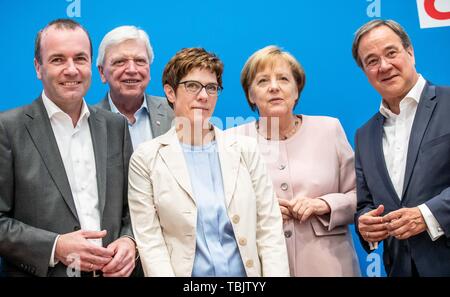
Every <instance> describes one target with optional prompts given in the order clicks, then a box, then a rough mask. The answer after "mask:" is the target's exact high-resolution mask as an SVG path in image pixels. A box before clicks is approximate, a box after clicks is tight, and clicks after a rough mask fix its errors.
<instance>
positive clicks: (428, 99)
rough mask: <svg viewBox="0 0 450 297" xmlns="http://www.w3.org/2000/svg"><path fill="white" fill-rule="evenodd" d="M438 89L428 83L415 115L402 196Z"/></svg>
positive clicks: (409, 178)
mask: <svg viewBox="0 0 450 297" xmlns="http://www.w3.org/2000/svg"><path fill="white" fill-rule="evenodd" d="M435 98H436V90H435V87H434V86H430V85H429V84H428V83H427V84H426V85H425V88H424V89H423V92H422V96H421V98H420V101H419V105H418V106H417V111H416V116H415V117H414V122H413V125H412V128H411V134H410V137H409V145H408V155H407V158H406V169H405V181H404V183H403V192H402V198H403V196H404V195H405V192H406V189H407V188H408V185H409V181H410V180H411V175H412V172H413V169H414V165H415V164H416V160H417V155H418V153H419V148H420V144H421V142H422V139H423V135H424V134H425V130H426V128H427V126H428V123H429V122H430V119H431V115H432V114H433V110H434V108H435V107H436V102H437V100H434V99H435Z"/></svg>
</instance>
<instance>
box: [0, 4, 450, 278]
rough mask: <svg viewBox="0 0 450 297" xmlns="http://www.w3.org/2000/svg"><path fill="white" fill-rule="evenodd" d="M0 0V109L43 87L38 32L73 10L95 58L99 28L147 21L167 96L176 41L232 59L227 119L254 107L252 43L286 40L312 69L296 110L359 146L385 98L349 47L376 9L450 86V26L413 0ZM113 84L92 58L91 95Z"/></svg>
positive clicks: (156, 77)
mask: <svg viewBox="0 0 450 297" xmlns="http://www.w3.org/2000/svg"><path fill="white" fill-rule="evenodd" d="M448 1H450V0H436V2H448ZM0 3H1V4H0V8H1V16H2V17H1V18H0V30H1V37H2V42H1V43H2V46H1V47H0V57H1V58H2V63H1V64H2V65H1V66H2V71H0V81H1V89H2V93H3V94H2V95H1V96H0V111H2V110H6V109H10V108H14V107H17V106H21V105H24V104H27V103H30V102H31V101H32V100H33V99H34V98H36V97H37V96H38V95H39V94H40V92H41V88H42V86H41V83H40V81H39V80H37V79H36V74H35V71H34V67H33V49H34V39H35V35H36V33H37V31H38V30H39V29H41V28H42V27H43V26H45V24H47V23H48V22H49V21H50V20H53V19H55V18H61V17H73V18H75V19H76V20H77V21H79V22H80V23H81V24H83V26H85V27H86V28H87V29H88V30H89V32H90V34H91V37H92V41H93V45H94V58H95V57H96V56H97V48H98V45H99V43H100V41H101V39H102V37H103V36H104V34H106V33H107V32H108V31H110V30H111V29H112V28H114V27H116V26H119V25H136V26H139V27H141V28H142V29H144V30H145V31H146V32H147V33H148V34H149V36H150V39H151V43H152V45H153V48H154V52H155V60H154V63H153V65H152V66H151V82H150V84H149V87H148V92H149V93H150V94H152V95H160V96H161V95H163V89H162V86H161V75H162V70H163V68H164V65H165V64H166V63H167V61H168V60H169V59H170V57H172V56H173V55H174V54H175V53H176V52H177V51H178V50H179V49H181V48H183V47H192V46H201V47H205V48H206V49H207V50H210V51H213V52H215V53H217V54H218V55H219V56H220V57H221V59H222V60H223V61H224V63H225V72H224V77H223V83H224V88H225V89H224V92H223V93H222V95H221V96H220V98H219V101H218V104H217V108H216V112H215V116H217V117H219V118H221V119H225V117H227V116H242V117H249V116H255V114H253V113H252V112H251V111H250V109H249V108H248V106H247V103H246V100H245V96H244V94H243V91H242V89H241V86H240V83H239V75H240V71H241V68H242V66H243V65H244V63H245V61H246V59H247V58H248V57H249V56H250V55H251V54H252V53H253V52H254V51H255V50H257V49H260V48H262V47H264V46H266V45H269V44H275V45H279V46H281V47H283V48H284V49H285V50H287V51H290V52H291V53H292V54H293V55H294V56H296V57H297V58H298V60H299V61H300V62H301V63H302V64H303V66H304V68H305V71H306V76H307V80H306V87H305V89H304V91H303V94H302V96H301V101H300V104H299V105H298V106H297V110H296V111H297V112H298V113H304V114H311V115H328V116H333V117H337V118H339V119H340V121H341V123H342V125H343V127H344V128H345V131H346V133H347V137H348V138H349V141H350V143H352V145H353V137H354V134H355V131H356V129H357V128H358V127H359V126H361V125H362V124H363V123H364V122H365V121H366V120H367V119H369V118H370V117H371V116H372V115H373V113H375V112H376V111H377V109H378V107H379V104H380V97H379V96H378V94H377V93H376V92H375V91H374V90H373V88H372V87H371V86H370V85H369V83H368V82H367V80H366V77H365V75H364V74H363V72H362V71H361V70H360V69H359V68H358V67H357V66H356V64H355V63H354V61H353V59H352V56H351V43H352V39H353V33H354V32H355V30H356V29H357V28H358V27H359V26H361V25H362V24H363V23H365V22H367V21H369V20H370V19H372V18H374V17H381V18H392V19H394V20H396V21H398V22H399V23H400V24H402V25H403V26H404V27H405V29H406V31H407V32H408V33H409V35H410V37H411V39H412V42H413V45H414V49H415V55H416V63H417V69H418V71H419V72H420V73H421V74H422V75H423V76H424V77H425V78H426V79H428V80H430V81H432V82H433V83H435V84H444V85H450V76H449V69H450V67H449V66H450V54H449V52H450V27H440V28H432V29H421V28H420V26H419V19H418V12H417V5H416V1H415V0H346V1H333V0H317V1H307V0H292V1H288V0H278V1H266V0H254V1H246V0H240V1H234V0H220V1H219V0H199V1H182V0H170V1H154V0H127V1H119V0H95V1H94V0H45V1H44V0H40V1H7V0H0ZM441 5H444V6H445V5H446V4H445V3H441ZM448 6H449V5H447V7H448ZM94 61H95V59H94ZM106 89H107V88H106V86H105V85H103V84H102V83H101V80H100V77H99V75H98V71H97V70H96V69H95V67H94V69H93V77H92V86H91V89H90V91H89V92H88V94H87V96H86V100H87V101H88V103H96V102H98V101H99V100H100V99H101V98H102V97H103V96H104V94H105V92H106ZM354 239H355V240H354V242H355V246H356V248H357V251H358V256H359V259H360V265H361V270H362V273H363V275H370V276H372V275H379V274H380V273H381V275H385V274H384V270H383V269H381V270H379V267H380V266H379V264H381V262H380V258H379V257H377V256H376V255H372V256H369V257H367V254H366V253H365V252H364V251H363V250H362V249H361V246H360V244H359V242H358V240H357V239H356V237H355V236H354ZM377 252H380V251H377Z"/></svg>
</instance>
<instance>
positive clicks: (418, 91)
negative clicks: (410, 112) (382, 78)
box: [380, 74, 426, 118]
mask: <svg viewBox="0 0 450 297" xmlns="http://www.w3.org/2000/svg"><path fill="white" fill-rule="evenodd" d="M425 84H426V81H425V79H424V78H423V77H422V75H420V74H419V78H418V79H417V82H416V84H415V85H414V87H412V89H411V90H409V92H408V94H406V96H405V97H404V98H403V99H402V101H400V109H401V107H402V102H404V99H406V98H410V99H412V100H413V101H414V102H415V103H416V104H419V101H420V96H421V95H422V91H423V89H424V88H425ZM380 113H381V114H382V115H383V116H384V117H385V118H390V117H392V116H393V115H394V113H393V112H392V111H391V110H390V109H389V107H388V106H387V105H386V104H385V103H384V101H383V100H381V104H380Z"/></svg>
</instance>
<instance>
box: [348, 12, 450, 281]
mask: <svg viewBox="0 0 450 297" xmlns="http://www.w3.org/2000/svg"><path fill="white" fill-rule="evenodd" d="M353 56H354V58H355V60H356V62H357V64H358V65H359V66H360V67H361V68H362V70H363V71H364V73H365V74H366V76H367V78H368V80H369V82H370V83H371V85H372V86H373V87H374V88H375V89H376V90H377V91H378V92H379V93H380V95H381V96H382V103H381V105H380V112H378V113H376V114H375V115H374V116H373V117H372V118H371V119H370V120H369V121H368V122H367V123H366V124H364V125H363V126H362V127H361V128H359V129H358V131H357V132H356V138H355V154H356V157H355V166H356V177H357V197H358V206H357V213H356V224H357V232H358V235H359V237H360V240H361V242H362V243H363V246H364V247H365V248H366V250H367V251H369V250H370V249H373V248H375V247H376V245H377V243H378V242H379V241H382V240H384V254H383V259H384V264H385V268H386V272H387V274H388V275H389V276H450V188H449V187H450V117H449V116H448V113H449V111H450V88H446V87H439V86H434V85H432V84H431V83H430V82H427V81H426V80H425V79H424V78H423V77H422V76H421V75H420V74H418V73H417V72H416V69H415V57H414V50H413V47H412V44H411V41H410V39H409V37H408V35H407V34H406V32H405V31H404V30H403V28H402V27H401V26H400V25H399V24H398V23H396V22H394V21H392V20H387V21H385V20H374V21H371V22H369V23H367V24H365V25H363V26H362V27H361V28H360V29H359V30H358V31H357V32H356V35H355V39H354V43H353Z"/></svg>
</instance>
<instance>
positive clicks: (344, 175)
mask: <svg viewBox="0 0 450 297" xmlns="http://www.w3.org/2000/svg"><path fill="white" fill-rule="evenodd" d="M333 132H334V135H333V137H334V138H333V141H334V143H335V147H336V154H337V157H338V159H339V170H338V172H339V176H337V177H336V179H337V182H338V184H339V192H338V193H329V194H326V195H323V196H321V197H320V198H321V199H323V200H325V201H326V202H327V203H328V205H329V206H330V209H331V212H330V214H328V215H324V216H319V217H318V219H319V220H320V221H321V222H322V224H324V225H325V226H326V227H327V228H328V231H331V230H333V229H334V228H335V227H337V226H344V225H347V224H352V223H353V219H354V215H355V211H356V186H355V167H354V166H355V165H354V153H353V150H352V148H351V146H350V144H349V143H348V141H347V137H346V136H345V132H344V129H343V128H342V126H341V124H340V123H339V121H338V120H336V121H335V122H334V127H333Z"/></svg>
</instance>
